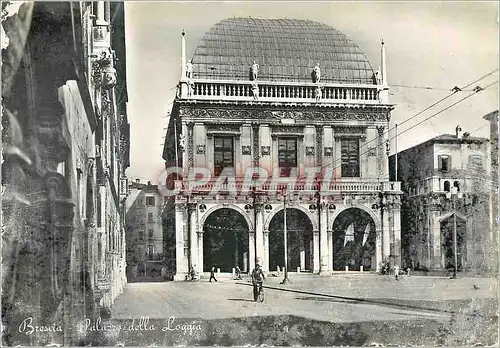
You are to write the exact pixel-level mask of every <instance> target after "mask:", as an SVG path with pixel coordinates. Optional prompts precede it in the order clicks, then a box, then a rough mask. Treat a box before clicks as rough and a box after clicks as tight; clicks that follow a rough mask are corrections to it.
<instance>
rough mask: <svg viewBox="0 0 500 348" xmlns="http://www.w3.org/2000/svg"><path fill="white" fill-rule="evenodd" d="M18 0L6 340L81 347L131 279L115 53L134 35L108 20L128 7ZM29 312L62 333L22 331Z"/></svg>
mask: <svg viewBox="0 0 500 348" xmlns="http://www.w3.org/2000/svg"><path fill="white" fill-rule="evenodd" d="M11 6H12V4H8V2H5V3H2V26H3V29H4V30H5V34H6V39H8V46H6V47H2V48H3V50H2V59H3V64H2V75H3V78H2V112H3V114H2V127H3V133H2V138H3V142H4V143H3V145H4V146H3V147H2V149H3V152H2V156H3V163H2V203H3V204H2V218H3V220H2V221H3V223H2V233H3V238H4V245H3V248H2V256H3V261H2V268H3V270H4V276H3V279H2V281H3V283H2V288H3V289H4V291H3V294H2V296H3V297H2V302H3V308H2V324H3V327H4V330H3V335H4V336H3V341H4V342H5V343H6V344H9V345H16V344H21V345H45V344H49V343H59V344H64V345H76V344H79V343H81V342H85V339H86V337H84V333H82V332H81V331H78V328H79V324H81V322H82V320H83V319H84V318H86V317H89V318H93V317H95V316H97V315H104V314H106V312H107V313H109V307H110V306H111V304H112V302H113V300H114V299H115V298H116V296H117V295H118V294H119V293H120V292H121V291H122V288H123V284H124V283H125V282H126V278H125V240H124V229H123V223H122V216H123V214H122V204H121V201H120V194H121V192H120V187H119V186H120V185H119V183H120V180H122V179H123V178H124V171H125V169H126V167H127V166H128V158H127V156H128V146H129V139H128V134H127V132H126V130H127V127H128V122H127V118H126V114H124V113H121V112H120V111H121V110H123V109H124V106H123V105H120V103H125V102H126V93H124V94H122V95H120V96H117V95H116V91H115V88H114V86H115V83H116V81H115V77H116V74H115V71H114V70H112V69H115V68H114V67H113V64H114V61H113V59H112V57H111V56H110V54H111V53H112V51H111V46H112V45H114V46H116V47H117V51H120V48H119V46H120V45H124V42H120V41H119V40H118V41H117V40H116V39H115V40H113V39H112V38H110V36H109V32H110V29H111V28H110V27H109V25H108V23H109V18H110V11H111V8H113V9H114V10H116V13H117V16H116V18H117V20H116V21H115V23H116V24H115V25H120V18H121V20H122V21H123V7H121V8H120V6H116V5H110V4H109V3H104V2H99V3H97V2H96V3H94V4H92V3H78V4H76V3H70V2H58V3H55V2H52V3H43V2H41V3H39V2H36V3H23V4H20V6H19V7H18V8H17V9H16V10H15V11H14V12H13V13H11V12H9V11H10V7H11ZM120 11H121V12H122V14H121V15H120ZM94 16H95V19H93V17H94ZM97 33H99V34H97ZM101 34H102V35H101ZM92 36H93V37H92ZM2 41H3V42H6V41H4V40H3V39H2ZM121 51H124V48H123V50H121ZM103 52H108V53H109V54H106V56H105V55H104V54H103ZM116 69H118V70H123V71H124V69H125V66H124V65H122V66H121V67H118V66H117V67H116ZM119 83H123V84H124V83H125V82H124V81H120V82H119ZM123 86H124V87H125V85H123ZM123 90H124V91H125V90H126V88H125V89H123ZM117 97H120V98H121V100H122V101H120V102H117V100H118V99H117ZM123 129H124V130H125V131H124V132H122V131H121V130H123ZM121 198H122V199H123V198H124V196H123V197H121ZM26 318H32V319H31V320H32V322H31V324H32V325H33V326H35V325H37V326H47V327H53V326H55V330H51V331H50V332H43V333H39V334H33V335H27V334H26V333H23V332H19V330H18V328H19V325H20V323H21V322H22V321H23V320H25V319H26Z"/></svg>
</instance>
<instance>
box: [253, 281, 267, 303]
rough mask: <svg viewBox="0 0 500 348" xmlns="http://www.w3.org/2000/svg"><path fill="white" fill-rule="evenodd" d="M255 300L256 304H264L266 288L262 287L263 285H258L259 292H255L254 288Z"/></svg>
mask: <svg viewBox="0 0 500 348" xmlns="http://www.w3.org/2000/svg"><path fill="white" fill-rule="evenodd" d="M253 300H254V301H255V302H257V300H258V301H259V302H264V287H263V286H262V283H258V285H257V291H255V288H254V292H253Z"/></svg>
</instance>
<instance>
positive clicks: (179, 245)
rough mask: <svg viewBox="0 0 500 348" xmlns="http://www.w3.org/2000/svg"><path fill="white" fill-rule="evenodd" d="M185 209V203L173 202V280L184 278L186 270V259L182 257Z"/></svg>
mask: <svg viewBox="0 0 500 348" xmlns="http://www.w3.org/2000/svg"><path fill="white" fill-rule="evenodd" d="M185 209H186V204H185V203H176V204H175V241H176V243H175V257H176V263H175V267H176V272H175V277H174V280H184V277H185V275H186V273H187V271H188V269H187V262H186V261H187V260H186V258H185V257H184V248H185V240H184V228H185V226H186V221H185V219H184V210H185Z"/></svg>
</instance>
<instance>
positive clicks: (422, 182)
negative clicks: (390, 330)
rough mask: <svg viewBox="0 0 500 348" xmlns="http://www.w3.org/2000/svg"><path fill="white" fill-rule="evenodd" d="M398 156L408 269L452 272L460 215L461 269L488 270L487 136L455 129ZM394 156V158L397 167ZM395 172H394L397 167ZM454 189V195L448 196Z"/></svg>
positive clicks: (393, 163)
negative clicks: (462, 132)
mask: <svg viewBox="0 0 500 348" xmlns="http://www.w3.org/2000/svg"><path fill="white" fill-rule="evenodd" d="M397 157H398V159H397V168H398V169H397V176H398V179H399V180H400V181H401V183H402V189H403V192H404V193H405V194H404V196H403V205H402V207H403V208H402V209H403V211H402V223H401V230H402V239H403V259H404V261H403V265H404V267H410V268H413V269H422V270H424V269H428V270H445V269H448V270H453V267H454V245H453V243H454V242H453V238H454V223H455V222H454V218H456V226H457V262H458V270H459V271H464V270H465V271H472V272H484V271H486V270H487V269H489V268H490V267H491V260H492V259H491V252H492V250H491V248H490V247H491V242H492V237H493V235H492V234H491V229H490V227H491V224H492V221H491V219H492V215H491V197H490V192H491V172H490V166H491V162H490V143H489V141H488V139H484V138H476V137H471V136H470V135H468V134H467V133H464V134H463V135H461V134H459V132H458V131H457V133H456V134H455V135H447V134H445V135H441V136H437V137H435V138H432V139H430V140H428V141H426V142H424V143H422V144H419V145H416V146H414V147H411V148H409V149H406V150H404V151H401V152H400V153H398V155H397ZM395 160H396V158H395V155H393V156H391V159H390V163H391V167H392V168H394V169H395V163H396V162H395ZM391 172H392V174H393V175H395V170H393V171H391ZM453 187H456V189H457V194H456V195H450V193H451V191H452V190H453ZM447 194H448V195H447ZM454 200H455V202H454V204H455V206H454V205H453V201H454ZM454 215H455V216H454Z"/></svg>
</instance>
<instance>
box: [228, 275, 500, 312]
mask: <svg viewBox="0 0 500 348" xmlns="http://www.w3.org/2000/svg"><path fill="white" fill-rule="evenodd" d="M236 284H240V285H247V286H248V284H245V283H236ZM264 288H266V289H271V290H277V291H285V292H292V293H296V294H304V295H313V296H309V297H297V298H296V299H299V300H310V301H311V300H312V301H330V302H342V303H351V304H364V303H366V304H375V305H383V306H388V307H397V308H404V309H414V310H421V311H430V312H438V313H447V314H459V315H465V316H474V317H484V318H491V317H496V318H498V315H497V314H496V313H493V312H492V313H489V314H486V315H485V314H482V313H484V312H487V310H485V309H488V308H489V309H491V308H492V307H493V308H498V304H497V303H496V302H495V300H494V299H484V300H481V301H477V303H473V300H471V299H464V300H448V301H418V300H402V299H368V298H357V297H347V296H339V295H330V294H321V293H314V292H310V291H303V290H293V289H287V288H278V287H274V286H264ZM339 300H341V301H339ZM482 302H484V303H482ZM478 304H480V307H482V308H483V310H472V313H467V312H466V311H464V310H463V309H464V308H467V307H477V305H478ZM449 308H453V309H449ZM455 308H456V309H455ZM471 309H473V308H471Z"/></svg>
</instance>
